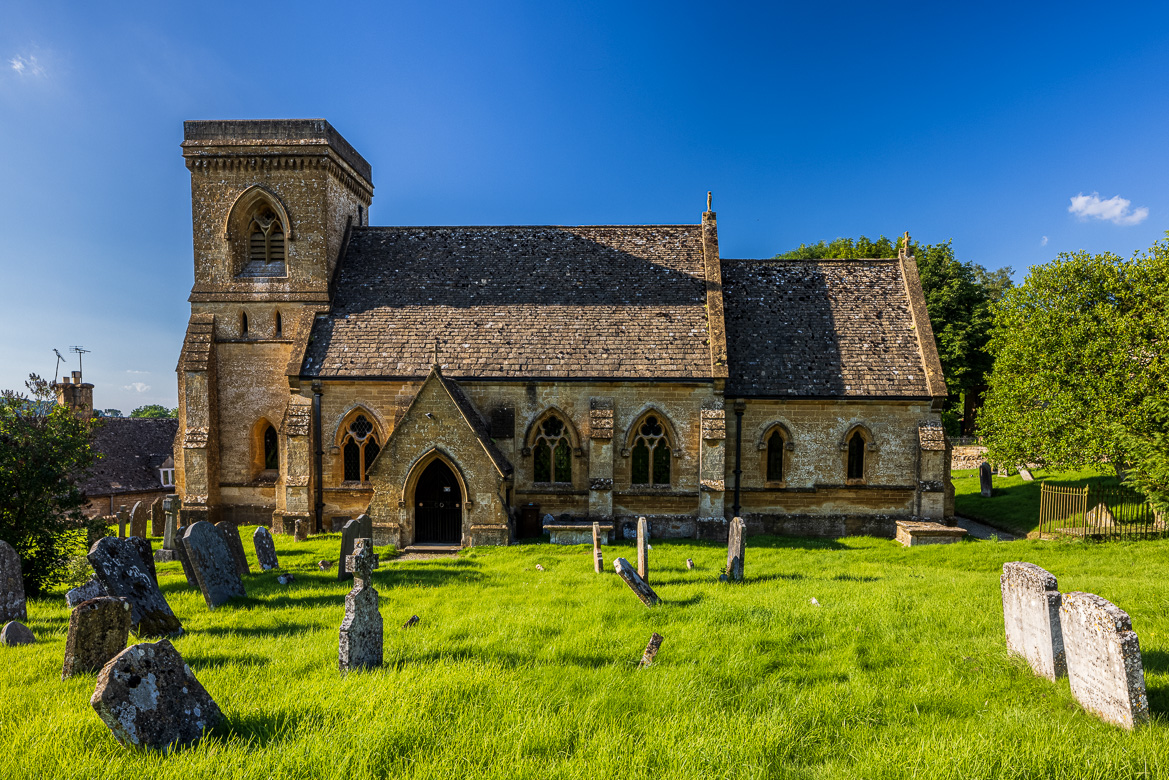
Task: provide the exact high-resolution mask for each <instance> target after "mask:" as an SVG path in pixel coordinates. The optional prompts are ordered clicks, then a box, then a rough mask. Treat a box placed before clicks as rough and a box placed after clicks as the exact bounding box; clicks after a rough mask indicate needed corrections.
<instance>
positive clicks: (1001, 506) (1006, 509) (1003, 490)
mask: <svg viewBox="0 0 1169 780" xmlns="http://www.w3.org/2000/svg"><path fill="white" fill-rule="evenodd" d="M1032 476H1034V477H1035V480H1034V481H1033V482H1024V481H1023V478H1022V477H1020V476H1019V475H1018V474H1013V475H1011V476H1009V477H1000V476H999V475H998V474H995V475H994V476H993V477H992V478H991V482H992V485H993V490H992V495H991V497H990V498H983V497H982V487H981V483H980V482H979V480H978V469H960V470H955V471H954V472H953V474H952V477H951V478H952V479H953V481H954V509H955V511H956V512H957V513H958V515H960V516H962V517H969V518H971V519H972V520H978V521H980V522H983V523H986V524H987V525H989V526H992V527H994V528H999V529H1002V530H1004V531H1008V532H1010V533H1013V534H1017V535H1020V536H1027V535H1028V534H1032V533H1035V532H1037V531H1038V530H1039V489H1040V486H1041V485H1042V483H1043V482H1047V483H1049V484H1052V485H1069V486H1075V487H1084V486H1085V485H1089V484H1093V485H1094V484H1104V485H1115V484H1117V481H1116V475H1115V474H1114V473H1113V472H1111V471H1108V472H1102V471H1095V470H1088V471H1051V472H1048V471H1033V472H1032Z"/></svg>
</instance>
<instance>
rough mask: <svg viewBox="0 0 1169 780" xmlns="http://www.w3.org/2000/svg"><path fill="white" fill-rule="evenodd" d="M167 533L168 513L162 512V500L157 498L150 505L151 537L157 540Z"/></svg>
mask: <svg viewBox="0 0 1169 780" xmlns="http://www.w3.org/2000/svg"><path fill="white" fill-rule="evenodd" d="M165 532H166V513H164V512H163V511H162V498H161V497H160V498H156V499H154V501H153V502H151V504H150V535H151V536H153V537H154V538H155V539H158V538H161V537H162V535H163V534H164V533H165Z"/></svg>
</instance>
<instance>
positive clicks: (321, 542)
mask: <svg viewBox="0 0 1169 780" xmlns="http://www.w3.org/2000/svg"><path fill="white" fill-rule="evenodd" d="M244 535H245V538H247V537H249V536H250V529H246V530H245V534H244ZM249 541H250V540H249ZM276 541H277V546H278V549H279V552H280V555H281V560H282V562H283V563H284V564H285V565H286V566H287V568H288V569H290V570H292V571H294V572H295V573H296V577H297V579H296V581H295V582H294V583H293V584H292V585H291V586H289V587H287V588H284V587H281V586H279V585H277V584H276V582H275V574H274V573H264V574H253V575H251V576H249V577H248V578H247V580H246V584H247V589H248V593H249V598H248V599H246V600H242V601H239V602H238V603H233V604H231V605H228V606H224V607H221V608H219V609H217V610H215V611H214V612H212V611H209V610H208V609H207V608H206V606H205V605H204V603H203V599H202V597H201V596H200V595H199V594H198V592H197V591H195V590H193V589H191V588H188V587H187V586H186V584H185V581H184V580H183V578H182V575H181V573H180V572H179V569H178V566H177V564H166V565H163V566H160V580H161V582H162V589H163V591H164V593H165V594H166V597H167V599H168V600H169V601H170V604H171V606H172V607H173V608H174V610H175V612H176V613H177V614H178V615H179V617H180V618H181V619H182V620H183V622H184V624H185V626H186V628H187V632H188V633H187V634H186V635H185V636H183V637H181V638H179V639H177V640H175V646H176V647H177V648H178V650H179V652H181V653H182V655H183V657H184V659H185V660H186V662H187V663H188V664H189V665H190V667H191V668H192V670H193V671H194V673H195V675H196V676H197V677H198V678H199V680H200V682H201V683H202V684H203V685H204V686H205V687H206V688H207V690H208V691H209V692H210V694H211V695H212V696H213V697H214V698H215V699H216V701H217V702H218V703H219V705H220V707H221V708H222V709H223V711H224V714H225V716H226V720H225V723H224V724H223V725H222V726H220V727H219V728H217V729H216V730H215V731H214V732H212V733H211V735H210V736H208V737H207V738H205V739H204V740H203V741H202V742H201V743H200V744H199V745H198V746H196V747H194V748H190V749H185V750H181V751H179V752H177V753H175V754H172V755H170V756H165V757H164V756H160V755H157V754H150V753H143V752H136V751H130V750H127V749H125V748H123V747H121V746H120V745H119V744H117V743H116V742H115V741H114V739H113V737H112V736H111V735H110V732H109V731H108V729H107V728H106V727H105V725H104V724H103V723H102V722H101V721H100V720H99V719H98V717H97V715H96V714H95V713H94V712H93V710H92V708H91V707H90V705H89V698H90V695H91V694H92V693H93V687H94V682H95V676H94V675H82V676H79V677H74V678H72V679H70V680H67V681H65V682H62V681H61V680H60V670H61V663H62V658H63V656H64V644H65V631H66V627H67V621H68V610H67V609H66V607H65V604H64V601H63V599H62V598H61V597H60V595H57V596H54V597H53V598H48V599H38V600H33V601H31V602H30V604H29V618H30V620H29V625H30V627H31V628H32V629H33V630H34V631H35V632H36V634H37V637H38V642H37V644H36V645H33V646H30V647H21V648H3V647H0V660H2V663H0V700H2V706H0V757H2V758H0V776H2V777H3V778H33V777H53V778H155V777H159V778H184V779H186V780H190V779H191V778H208V777H254V778H269V777H273V778H302V777H307V778H316V777H321V778H347V779H348V778H353V779H360V778H373V777H384V776H393V777H410V778H414V777H418V778H422V777H426V778H462V777H493V778H549V777H581V778H586V777H587V778H598V777H621V778H647V779H648V778H654V779H655V780H656V779H658V778H691V777H702V778H705V777H717V778H724V777H726V778H731V777H734V778H765V777H807V778H839V777H865V778H881V777H920V778H982V777H993V778H1015V777H1018V778H1024V777H1077V778H1109V779H1112V778H1129V777H1132V778H1135V777H1149V778H1151V777H1166V776H1169V729H1167V723H1169V721H1167V715H1169V583H1167V581H1166V578H1165V577H1164V576H1163V573H1162V572H1163V565H1164V561H1165V558H1166V555H1167V553H1169V542H1161V541H1155V542H1144V543H1139V544H1129V543H1116V544H1109V545H1093V546H1090V547H1089V546H1085V545H1082V544H1066V543H1052V542H1032V541H1020V542H1011V543H995V542H966V543H963V544H956V545H949V546H938V547H924V548H923V547H917V548H913V549H905V548H902V547H901V546H899V545H897V544H896V543H894V542H891V541H888V540H880V539H871V538H850V539H843V540H839V541H825V540H800V539H783V538H768V537H751V538H749V539H748V549H747V567H746V574H747V582H745V583H742V584H720V583H718V582H716V578H717V576H718V573H719V570H720V569H721V568H722V566H723V565H724V564H725V560H726V558H725V556H726V553H725V550H724V549H723V548H722V547H721V546H718V545H713V544H703V543H694V542H681V541H679V542H670V541H664V540H662V541H657V542H655V543H654V545H653V547H654V549H653V552H652V553H651V581H652V584H653V585H654V586H655V587H656V588H657V590H658V593H659V595H660V596H661V597H662V598H663V599H664V600H665V603H664V604H663V605H662V606H660V607H657V608H654V609H652V610H650V609H646V608H645V607H644V606H642V605H641V603H640V602H639V601H638V600H637V599H636V597H635V596H634V595H633V594H632V593H631V592H630V591H629V590H628V588H626V586H625V585H624V584H623V583H622V582H621V581H620V580H619V579H618V578H617V577H616V575H614V574H612V573H606V574H604V575H596V574H593V572H592V561H591V557H590V550H589V548H587V547H583V546H582V547H554V546H551V545H547V544H521V545H516V546H513V547H507V548H476V549H472V550H468V551H465V552H463V553H462V554H461V555H459V556H458V557H457V558H453V559H440V560H429V561H413V562H411V561H394V562H390V563H384V564H383V566H382V568H381V569H380V570H379V571H378V572H377V573H376V575H375V584H376V587H377V588H378V590H379V591H380V593H381V599H382V601H381V609H382V614H383V616H384V619H385V625H386V631H385V661H386V663H385V666H384V668H382V669H379V670H376V671H372V672H363V673H353V674H350V675H348V676H347V677H341V676H340V675H339V674H338V672H337V631H338V627H339V626H340V623H341V618H342V613H343V600H344V595H345V593H346V591H347V590H348V587H347V586H345V585H341V584H338V583H337V582H336V580H335V576H336V575H335V571H333V572H327V573H326V572H318V571H317V570H316V568H315V562H316V560H317V559H319V558H333V559H335V558H336V557H337V549H338V546H339V536H337V535H331V536H324V537H317V538H314V539H312V540H310V541H309V542H305V543H300V544H298V543H296V542H293V541H290V540H289V538H288V537H282V536H278V537H276ZM248 547H249V553H252V552H253V551H252V550H251V549H250V544H249V545H248ZM605 551H606V569H607V572H611V571H612V568H611V564H612V560H613V557H614V554H615V553H616V554H619V555H623V556H625V557H626V558H633V557H634V555H633V553H634V550H633V549H632V548H631V547H630V546H627V545H622V546H617V547H607V548H606V550H605ZM250 557H251V559H252V565H253V569H255V559H254V555H250ZM688 557H690V558H693V559H694V561H695V563H696V564H697V569H696V570H695V571H687V570H686V568H685V559H686V558H688ZM1013 560H1027V561H1031V562H1033V563H1036V564H1039V565H1040V566H1043V567H1045V568H1047V569H1048V570H1050V571H1051V572H1053V573H1054V574H1056V576H1057V577H1059V582H1060V586H1061V588H1062V589H1063V590H1065V591H1069V590H1087V591H1091V592H1094V593H1098V594H1100V595H1101V596H1103V597H1105V598H1107V599H1110V600H1112V601H1113V602H1115V603H1116V604H1118V605H1119V606H1120V607H1122V608H1123V609H1126V610H1127V611H1128V612H1129V614H1130V615H1131V616H1132V620H1133V626H1134V628H1135V629H1136V631H1137V632H1138V634H1139V636H1140V641H1141V646H1142V649H1143V651H1144V659H1145V670H1146V676H1147V681H1148V688H1149V700H1150V704H1151V708H1152V712H1153V718H1154V722H1153V724H1152V725H1150V726H1148V727H1146V728H1143V729H1140V730H1138V731H1136V732H1135V733H1128V732H1125V731H1123V730H1121V729H1119V728H1116V727H1114V726H1110V725H1107V724H1105V723H1102V722H1101V721H1099V720H1097V719H1096V718H1095V717H1094V716H1092V715H1089V714H1087V713H1085V712H1084V711H1083V710H1082V709H1081V708H1080V707H1079V706H1078V705H1077V704H1076V703H1075V701H1074V700H1073V698H1072V697H1071V694H1070V691H1069V688H1068V684H1067V681H1066V680H1063V681H1061V682H1059V683H1050V682H1048V681H1046V680H1043V679H1040V678H1037V677H1036V676H1034V675H1033V674H1032V673H1031V672H1030V670H1029V669H1028V668H1027V666H1026V665H1025V664H1024V663H1023V662H1021V661H1019V660H1017V659H1013V658H1011V657H1008V655H1007V653H1006V649H1005V645H1004V640H1003V624H1002V607H1001V600H1000V593H999V573H1000V571H1001V566H1002V563H1003V562H1004V561H1013ZM537 563H540V564H542V565H543V566H544V568H545V571H544V572H538V571H536V570H535V565H536V564H537ZM813 598H815V599H816V600H817V601H818V602H819V605H818V606H817V605H815V604H813V603H811V599H813ZM415 613H416V614H418V615H419V616H420V617H421V623H420V624H419V625H418V626H416V627H414V628H412V629H409V630H405V631H403V630H401V629H400V628H399V626H400V625H401V624H402V623H403V622H405V621H406V619H407V618H409V617H410V616H411V615H412V614H415ZM654 631H657V632H659V633H661V634H662V635H663V636H664V637H665V642H664V643H663V645H662V649H661V652H660V653H659V654H658V659H657V663H655V665H654V666H653V667H651V668H649V669H641V670H639V669H638V668H637V661H638V659H639V658H640V656H641V653H642V650H643V648H644V646H645V643H646V641H647V640H648V639H649V636H650V634H651V632H654Z"/></svg>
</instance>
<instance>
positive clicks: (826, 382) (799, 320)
mask: <svg viewBox="0 0 1169 780" xmlns="http://www.w3.org/2000/svg"><path fill="white" fill-rule="evenodd" d="M722 275H723V302H724V305H725V307H726V324H727V363H728V367H729V376H728V378H727V388H726V393H727V395H728V396H732V395H735V396H902V397H904V396H910V397H929V396H930V391H929V387H928V385H927V382H926V376H925V370H924V361H923V359H922V355H921V351H920V349H919V347H918V339H917V333H916V331H915V329H914V323H913V316H912V314H911V311H910V301H909V297H908V295H907V294H906V287H905V280H904V278H903V276H902V272H901V267H900V264H899V262H898V261H897V260H723V261H722Z"/></svg>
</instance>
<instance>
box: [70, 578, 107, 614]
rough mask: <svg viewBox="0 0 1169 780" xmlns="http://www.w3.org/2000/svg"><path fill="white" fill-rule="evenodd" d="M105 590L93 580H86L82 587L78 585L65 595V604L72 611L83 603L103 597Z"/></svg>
mask: <svg viewBox="0 0 1169 780" xmlns="http://www.w3.org/2000/svg"><path fill="white" fill-rule="evenodd" d="M105 595H106V589H105V588H103V587H102V586H101V583H100V582H98V581H97V580H96V579H94V578H92V577H91V578H90V579H88V580H86V582H85V584H84V585H78V586H77V587H76V588H73V589H72V590H70V591H66V593H65V603H66V604H68V605H69V609H73V608H74V607H76V606H77V605H78V604H80V603H81V602H83V601H89V600H90V599H96V598H98V597H99V596H105Z"/></svg>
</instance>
